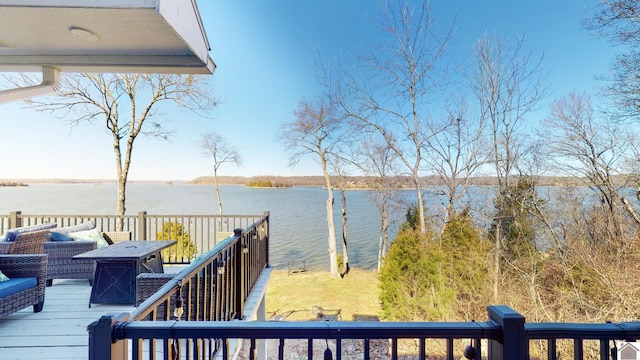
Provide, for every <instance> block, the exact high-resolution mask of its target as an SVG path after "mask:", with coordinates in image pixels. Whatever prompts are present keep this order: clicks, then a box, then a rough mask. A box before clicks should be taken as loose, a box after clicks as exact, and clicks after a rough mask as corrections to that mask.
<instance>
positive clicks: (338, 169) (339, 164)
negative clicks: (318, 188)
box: [331, 156, 350, 277]
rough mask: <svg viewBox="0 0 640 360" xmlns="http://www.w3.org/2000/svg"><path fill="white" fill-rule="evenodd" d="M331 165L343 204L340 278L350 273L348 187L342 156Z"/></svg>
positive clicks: (334, 159)
mask: <svg viewBox="0 0 640 360" xmlns="http://www.w3.org/2000/svg"><path fill="white" fill-rule="evenodd" d="M331 163H332V164H331V167H332V169H333V172H334V173H335V174H336V176H337V178H338V192H339V193H340V199H341V202H340V203H341V204H342V206H341V208H340V213H341V220H342V263H343V266H344V271H342V273H341V274H340V276H342V277H344V276H345V275H346V274H348V273H349V270H350V267H349V251H348V244H349V236H348V232H347V194H346V189H347V186H348V184H347V174H346V171H345V164H343V161H342V158H341V157H340V156H334V157H333V160H332V161H331Z"/></svg>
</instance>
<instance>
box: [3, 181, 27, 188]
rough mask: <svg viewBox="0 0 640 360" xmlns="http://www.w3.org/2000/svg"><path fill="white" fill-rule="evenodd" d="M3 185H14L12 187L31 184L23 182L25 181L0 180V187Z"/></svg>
mask: <svg viewBox="0 0 640 360" xmlns="http://www.w3.org/2000/svg"><path fill="white" fill-rule="evenodd" d="M2 186H12V187H16V186H29V184H26V183H23V182H15V181H2V182H0V187H2Z"/></svg>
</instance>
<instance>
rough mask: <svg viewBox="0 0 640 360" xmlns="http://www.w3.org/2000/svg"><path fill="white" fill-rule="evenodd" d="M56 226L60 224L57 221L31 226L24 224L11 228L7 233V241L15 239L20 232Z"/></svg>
mask: <svg viewBox="0 0 640 360" xmlns="http://www.w3.org/2000/svg"><path fill="white" fill-rule="evenodd" d="M56 226H58V224H56V223H46V224H38V225H31V226H24V227H19V228H14V229H9V230H8V231H7V234H6V239H5V241H15V240H16V236H18V235H19V234H23V233H26V232H32V231H40V230H47V229H53V228H55V227H56Z"/></svg>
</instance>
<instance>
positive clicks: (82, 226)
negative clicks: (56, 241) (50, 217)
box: [51, 220, 96, 235]
mask: <svg viewBox="0 0 640 360" xmlns="http://www.w3.org/2000/svg"><path fill="white" fill-rule="evenodd" d="M95 228H96V224H94V223H93V221H91V220H89V221H85V222H83V223H82V224H78V225H73V226H65V227H59V228H56V229H55V230H51V231H52V232H53V231H55V232H58V233H61V234H65V235H69V234H71V233H72V232H77V231H85V230H91V229H95Z"/></svg>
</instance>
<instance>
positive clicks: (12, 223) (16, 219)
mask: <svg viewBox="0 0 640 360" xmlns="http://www.w3.org/2000/svg"><path fill="white" fill-rule="evenodd" d="M21 214H22V211H12V212H10V213H9V229H14V228H18V227H21V226H22V217H21V216H20V215H21Z"/></svg>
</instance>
